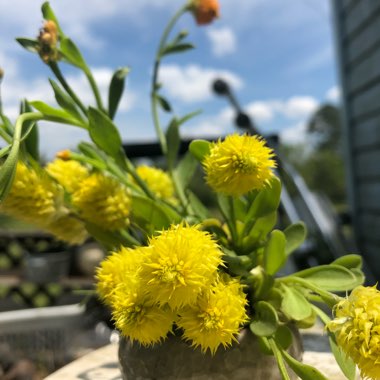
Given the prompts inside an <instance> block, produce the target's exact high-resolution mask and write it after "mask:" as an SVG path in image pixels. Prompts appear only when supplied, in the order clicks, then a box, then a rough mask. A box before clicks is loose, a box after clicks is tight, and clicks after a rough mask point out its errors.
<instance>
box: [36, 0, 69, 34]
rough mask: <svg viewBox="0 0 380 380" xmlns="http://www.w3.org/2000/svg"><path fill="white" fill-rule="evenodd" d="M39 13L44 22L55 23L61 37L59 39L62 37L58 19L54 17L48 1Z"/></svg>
mask: <svg viewBox="0 0 380 380" xmlns="http://www.w3.org/2000/svg"><path fill="white" fill-rule="evenodd" d="M41 11H42V15H43V16H44V19H45V20H51V21H54V22H55V24H56V25H57V29H58V32H59V34H60V35H61V37H64V34H63V31H62V29H61V27H60V26H59V22H58V19H57V17H56V16H55V14H54V12H53V9H52V8H51V7H50V4H49V2H48V1H46V2H45V3H43V4H42V7H41Z"/></svg>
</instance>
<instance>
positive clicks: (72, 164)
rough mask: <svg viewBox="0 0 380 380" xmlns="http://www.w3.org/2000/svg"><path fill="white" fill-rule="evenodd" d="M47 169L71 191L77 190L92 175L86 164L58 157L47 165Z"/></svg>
mask: <svg viewBox="0 0 380 380" xmlns="http://www.w3.org/2000/svg"><path fill="white" fill-rule="evenodd" d="M46 171H47V172H48V173H49V175H50V176H52V177H53V178H54V179H55V180H56V181H57V182H58V183H59V184H60V185H61V186H62V187H63V188H64V189H65V190H66V191H67V192H69V193H73V192H74V191H76V190H77V189H78V188H79V186H80V183H81V182H82V181H83V180H84V179H85V178H87V177H88V176H89V175H90V174H89V171H88V169H87V168H86V167H85V166H83V165H81V164H80V163H79V162H77V161H73V160H69V161H65V160H62V159H56V160H54V161H53V162H50V163H49V164H48V165H47V166H46Z"/></svg>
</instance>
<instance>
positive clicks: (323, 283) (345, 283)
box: [292, 264, 361, 292]
mask: <svg viewBox="0 0 380 380" xmlns="http://www.w3.org/2000/svg"><path fill="white" fill-rule="evenodd" d="M292 276H295V277H301V278H304V279H305V280H307V281H308V282H310V283H312V284H313V285H316V286H318V287H319V288H320V289H322V290H328V291H333V292H339V291H342V292H344V291H348V290H351V289H353V288H355V287H356V286H358V285H361V282H360V279H358V278H357V277H356V275H355V274H354V273H353V272H352V271H350V270H349V269H347V268H345V267H342V266H341V265H335V264H329V265H320V266H317V267H314V268H308V269H305V270H302V271H300V272H296V273H293V274H292Z"/></svg>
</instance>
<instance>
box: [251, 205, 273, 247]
mask: <svg viewBox="0 0 380 380" xmlns="http://www.w3.org/2000/svg"><path fill="white" fill-rule="evenodd" d="M276 223H277V212H272V213H271V214H268V215H265V216H263V217H261V218H258V219H257V220H256V223H255V224H254V226H253V228H252V229H251V231H250V233H249V235H247V236H245V238H244V239H243V247H244V249H247V250H251V249H253V248H254V247H255V246H256V244H257V243H258V242H260V241H265V240H266V238H267V235H268V234H269V232H271V231H272V230H273V227H274V226H275V225H276Z"/></svg>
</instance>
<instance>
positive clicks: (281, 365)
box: [268, 338, 290, 380]
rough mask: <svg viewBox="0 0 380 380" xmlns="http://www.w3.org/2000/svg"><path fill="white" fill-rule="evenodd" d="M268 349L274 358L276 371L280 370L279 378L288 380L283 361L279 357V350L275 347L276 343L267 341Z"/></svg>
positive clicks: (270, 340)
mask: <svg viewBox="0 0 380 380" xmlns="http://www.w3.org/2000/svg"><path fill="white" fill-rule="evenodd" d="M268 343H269V346H270V348H271V349H272V352H273V355H274V357H275V358H276V361H277V365H278V369H279V370H280V373H281V377H282V379H283V380H290V377H289V373H288V370H287V369H286V366H285V362H284V359H283V357H282V355H281V351H280V349H279V348H278V347H277V344H276V342H275V341H274V340H273V339H272V338H269V339H268Z"/></svg>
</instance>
